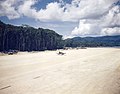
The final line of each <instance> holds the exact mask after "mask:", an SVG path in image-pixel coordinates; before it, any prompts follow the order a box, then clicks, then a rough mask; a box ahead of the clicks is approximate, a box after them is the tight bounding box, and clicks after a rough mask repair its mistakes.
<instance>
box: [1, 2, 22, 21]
mask: <svg viewBox="0 0 120 94" xmlns="http://www.w3.org/2000/svg"><path fill="white" fill-rule="evenodd" d="M16 2H17V1H16V0H2V1H0V16H7V17H8V18H9V19H15V18H19V17H20V15H19V13H18V12H17V11H16V9H15V4H16Z"/></svg>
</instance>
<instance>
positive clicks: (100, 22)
mask: <svg viewBox="0 0 120 94" xmlns="http://www.w3.org/2000/svg"><path fill="white" fill-rule="evenodd" d="M118 34H119V35H120V6H119V5H113V6H112V7H111V8H110V10H108V12H106V13H105V14H104V15H103V16H101V17H100V18H98V19H84V20H80V23H79V26H78V27H75V28H74V29H73V31H72V32H71V35H73V36H75V35H76V36H78V35H79V36H91V35H92V36H93V35H118Z"/></svg>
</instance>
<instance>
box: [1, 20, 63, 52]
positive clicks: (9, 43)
mask: <svg viewBox="0 0 120 94" xmlns="http://www.w3.org/2000/svg"><path fill="white" fill-rule="evenodd" d="M62 47H63V46H62V35H59V34H57V33H56V32H55V31H53V30H49V29H43V28H38V29H36V28H33V27H30V26H28V25H23V26H13V25H10V24H5V23H3V22H1V21H0V51H9V50H19V51H42V50H54V49H60V48H62Z"/></svg>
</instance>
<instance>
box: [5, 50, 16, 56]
mask: <svg viewBox="0 0 120 94" xmlns="http://www.w3.org/2000/svg"><path fill="white" fill-rule="evenodd" d="M17 53H18V50H9V51H8V52H7V54H8V55H13V54H17Z"/></svg>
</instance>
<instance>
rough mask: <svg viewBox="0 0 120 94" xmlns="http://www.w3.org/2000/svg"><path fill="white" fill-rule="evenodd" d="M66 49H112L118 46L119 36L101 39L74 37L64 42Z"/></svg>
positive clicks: (119, 42)
mask: <svg viewBox="0 0 120 94" xmlns="http://www.w3.org/2000/svg"><path fill="white" fill-rule="evenodd" d="M65 46H66V47H80V46H82V47H114V46H120V35H116V36H103V37H84V38H81V37H75V38H71V39H66V40H65Z"/></svg>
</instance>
